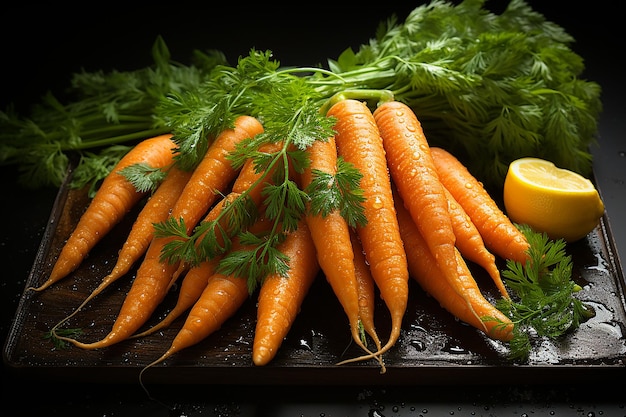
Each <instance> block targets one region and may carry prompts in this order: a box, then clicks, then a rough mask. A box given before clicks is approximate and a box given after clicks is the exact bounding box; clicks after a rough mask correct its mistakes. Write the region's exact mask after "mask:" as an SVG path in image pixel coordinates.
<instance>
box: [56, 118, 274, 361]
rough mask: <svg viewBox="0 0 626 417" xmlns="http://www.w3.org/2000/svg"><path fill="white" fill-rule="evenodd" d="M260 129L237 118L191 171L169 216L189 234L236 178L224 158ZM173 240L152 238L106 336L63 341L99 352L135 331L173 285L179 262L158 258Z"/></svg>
mask: <svg viewBox="0 0 626 417" xmlns="http://www.w3.org/2000/svg"><path fill="white" fill-rule="evenodd" d="M262 129H263V128H262V126H261V124H260V122H258V120H256V119H255V118H253V117H249V116H240V117H238V118H237V120H236V121H235V127H234V129H227V130H225V131H223V132H222V133H220V134H219V135H218V136H217V137H216V138H215V140H214V141H213V142H212V143H211V146H210V147H209V149H208V151H207V155H206V156H205V157H204V158H203V160H202V161H201V162H200V164H199V165H198V166H197V167H196V169H195V170H194V171H193V174H192V176H191V178H190V179H189V181H188V182H187V184H186V185H185V188H184V189H183V191H182V193H181V195H180V197H179V198H178V200H177V201H176V204H175V205H174V207H173V209H172V213H171V217H173V218H175V219H182V220H183V221H184V222H185V225H186V228H187V232H188V233H189V232H190V231H191V230H192V229H193V228H194V227H195V226H196V224H197V222H198V221H199V220H200V219H201V218H202V216H204V215H205V213H206V211H207V210H208V208H209V207H210V206H211V205H212V204H213V202H214V201H215V199H216V198H217V197H218V195H219V194H218V192H219V191H221V192H223V191H224V190H225V189H226V187H227V186H228V185H230V183H231V182H232V181H233V180H234V178H235V177H236V175H237V171H235V170H234V169H233V168H232V166H231V165H230V163H229V161H228V160H227V158H226V157H227V155H228V153H229V152H231V151H232V150H234V147H235V145H236V144H237V143H238V142H239V141H241V140H243V139H245V138H248V137H251V136H254V135H256V134H258V133H261V131H262ZM173 239H175V238H173V237H158V238H157V237H155V238H153V239H152V241H151V243H150V246H149V247H148V250H147V251H146V254H145V257H144V260H143V262H142V263H141V265H140V266H139V269H138V271H137V275H136V277H135V280H134V281H133V284H132V286H131V288H130V290H129V292H128V294H127V295H126V298H125V300H124V303H123V304H122V306H121V309H120V312H119V314H118V317H117V319H116V320H115V322H114V323H113V327H112V329H111V331H110V332H109V334H108V335H106V336H105V337H104V338H102V339H101V340H99V341H96V342H92V343H82V342H79V341H77V340H74V339H70V338H67V339H63V340H66V341H68V342H71V343H73V344H74V345H76V346H78V347H81V348H83V349H98V348H103V347H106V346H110V345H112V344H115V343H118V342H120V341H122V340H124V339H126V338H128V337H129V336H131V335H132V334H133V333H134V332H136V331H137V330H138V329H139V328H140V327H141V326H142V325H143V324H144V323H145V322H146V321H147V320H148V318H149V317H150V315H151V314H152V313H153V312H154V310H155V309H156V308H157V306H158V305H159V304H160V303H161V301H162V300H163V298H165V296H166V294H167V291H168V289H169V288H170V286H171V285H172V276H173V275H174V274H175V272H176V270H177V269H178V267H179V264H180V262H163V260H162V257H161V255H162V251H163V248H164V246H165V245H166V244H167V243H168V242H170V241H172V240H173Z"/></svg>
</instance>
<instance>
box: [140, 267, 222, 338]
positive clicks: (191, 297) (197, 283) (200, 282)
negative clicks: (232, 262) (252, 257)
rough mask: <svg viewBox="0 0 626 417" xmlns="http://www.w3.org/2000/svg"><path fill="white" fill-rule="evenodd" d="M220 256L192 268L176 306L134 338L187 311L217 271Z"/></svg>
mask: <svg viewBox="0 0 626 417" xmlns="http://www.w3.org/2000/svg"><path fill="white" fill-rule="evenodd" d="M219 261H220V258H219V257H216V258H212V259H209V260H206V261H203V262H201V263H200V264H198V265H197V266H194V267H193V268H190V269H189V270H188V271H187V273H186V274H185V276H184V277H183V280H182V283H181V285H180V290H179V291H178V299H177V300H176V304H175V305H174V307H173V308H172V309H171V310H170V311H169V312H168V313H167V315H166V316H165V317H164V318H163V319H162V320H161V321H159V322H158V323H157V324H155V325H154V326H152V327H150V328H149V329H146V330H144V331H143V332H140V333H135V334H134V335H133V336H131V337H132V338H138V337H144V336H148V335H150V334H152V333H154V332H157V331H159V330H162V329H165V328H167V327H168V326H169V325H170V324H172V323H173V322H174V321H175V320H176V319H177V318H179V317H180V316H181V315H182V314H183V313H184V312H185V311H187V310H189V309H190V308H191V307H192V306H193V305H194V304H195V303H196V302H197V301H198V299H199V298H200V296H201V295H202V292H203V291H204V289H205V288H206V286H207V283H208V279H209V277H210V276H212V275H213V274H214V273H215V270H216V268H217V265H218V264H219Z"/></svg>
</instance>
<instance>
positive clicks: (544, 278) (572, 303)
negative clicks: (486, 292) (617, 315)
mask: <svg viewBox="0 0 626 417" xmlns="http://www.w3.org/2000/svg"><path fill="white" fill-rule="evenodd" d="M519 227H520V229H521V230H522V232H523V233H524V235H525V236H526V238H527V239H528V242H529V243H530V248H529V251H528V255H529V260H528V261H526V263H525V264H522V263H520V262H515V261H511V260H508V261H507V269H506V270H504V271H503V272H502V276H503V278H504V280H505V282H506V284H507V285H508V286H509V287H510V288H511V289H512V290H513V294H514V297H513V298H512V299H510V300H507V299H505V298H501V299H499V300H498V301H497V302H496V307H497V308H498V309H499V310H500V311H502V312H503V313H504V314H506V315H507V316H508V317H510V318H511V320H512V321H513V322H514V324H515V330H514V338H513V340H512V341H511V342H510V353H509V356H510V357H511V358H512V359H521V360H525V359H527V357H528V355H529V353H530V351H531V348H532V342H531V338H538V339H542V338H548V339H552V340H555V339H558V338H559V337H561V336H563V335H565V334H566V333H568V332H571V331H573V330H575V329H577V328H578V327H579V326H580V324H581V323H582V322H584V321H586V320H587V319H589V318H590V317H593V315H594V314H595V312H594V310H593V308H592V307H591V306H589V305H586V304H585V303H583V302H582V301H581V300H580V299H578V298H576V297H575V293H577V292H578V291H580V290H581V287H580V286H579V285H578V284H576V283H575V282H574V281H572V279H571V277H572V260H571V256H570V255H568V254H567V252H566V244H565V241H563V240H562V239H559V240H556V241H555V240H551V239H549V238H548V237H547V235H546V234H545V233H537V232H534V231H532V230H531V229H530V228H529V227H528V226H525V225H520V226H519Z"/></svg>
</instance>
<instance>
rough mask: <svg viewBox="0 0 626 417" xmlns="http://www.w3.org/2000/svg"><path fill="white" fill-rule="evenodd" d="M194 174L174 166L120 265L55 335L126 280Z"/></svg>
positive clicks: (143, 215) (148, 204)
mask: <svg viewBox="0 0 626 417" xmlns="http://www.w3.org/2000/svg"><path fill="white" fill-rule="evenodd" d="M189 176H190V173H189V172H187V171H181V170H179V169H178V168H176V166H172V167H171V168H170V169H169V171H168V173H167V177H166V178H165V179H164V180H163V182H162V183H161V184H160V185H159V186H158V188H157V190H156V191H155V192H154V194H153V195H152V196H150V198H149V199H148V201H147V202H146V205H145V206H144V207H143V209H142V210H141V211H140V212H139V214H138V215H137V219H136V220H135V222H134V223H133V226H132V227H131V230H130V233H129V234H128V238H127V239H126V241H125V242H124V244H123V245H122V248H121V250H120V252H119V255H118V259H117V262H116V263H115V266H114V267H113V269H112V270H111V272H110V273H109V274H108V275H107V276H105V277H104V278H103V279H102V281H101V282H100V284H99V285H98V286H97V287H96V288H95V289H94V290H93V291H91V293H90V294H89V296H87V298H85V299H84V300H83V302H82V303H81V304H80V305H79V306H78V307H76V309H74V311H73V312H72V313H71V314H70V315H68V316H66V317H65V318H64V319H63V320H61V321H60V322H59V323H58V324H57V325H56V326H55V327H54V328H53V330H52V331H53V332H56V329H57V328H58V327H59V326H60V325H61V324H63V323H64V322H65V321H67V320H68V319H70V318H71V317H73V316H74V315H75V314H77V313H78V312H79V311H80V310H82V309H83V307H85V305H87V304H88V303H89V302H90V301H91V300H93V299H94V298H95V297H97V296H98V295H100V294H101V293H102V292H103V291H104V290H105V289H106V288H107V287H109V286H110V285H111V284H113V283H114V282H115V281H117V280H118V279H120V278H121V277H123V276H124V275H125V274H126V273H128V271H129V270H130V268H131V267H132V266H133V264H134V263H135V262H136V261H137V260H138V259H139V258H140V257H141V256H143V255H144V253H145V252H146V250H147V248H148V246H149V245H150V241H151V240H152V235H153V232H154V227H153V223H156V222H160V221H163V220H165V219H166V218H167V216H168V215H169V212H170V210H171V208H172V206H173V204H174V202H175V201H176V199H177V198H178V196H179V195H180V191H181V190H182V188H183V187H184V185H185V183H186V182H187V180H188V179H189Z"/></svg>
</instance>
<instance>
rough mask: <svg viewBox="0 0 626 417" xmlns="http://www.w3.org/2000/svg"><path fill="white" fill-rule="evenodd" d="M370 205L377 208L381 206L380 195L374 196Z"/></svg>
mask: <svg viewBox="0 0 626 417" xmlns="http://www.w3.org/2000/svg"><path fill="white" fill-rule="evenodd" d="M372 207H374V208H375V209H377V210H378V209H381V208H383V200H382V199H381V198H380V196H376V197H375V198H374V202H373V203H372Z"/></svg>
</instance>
